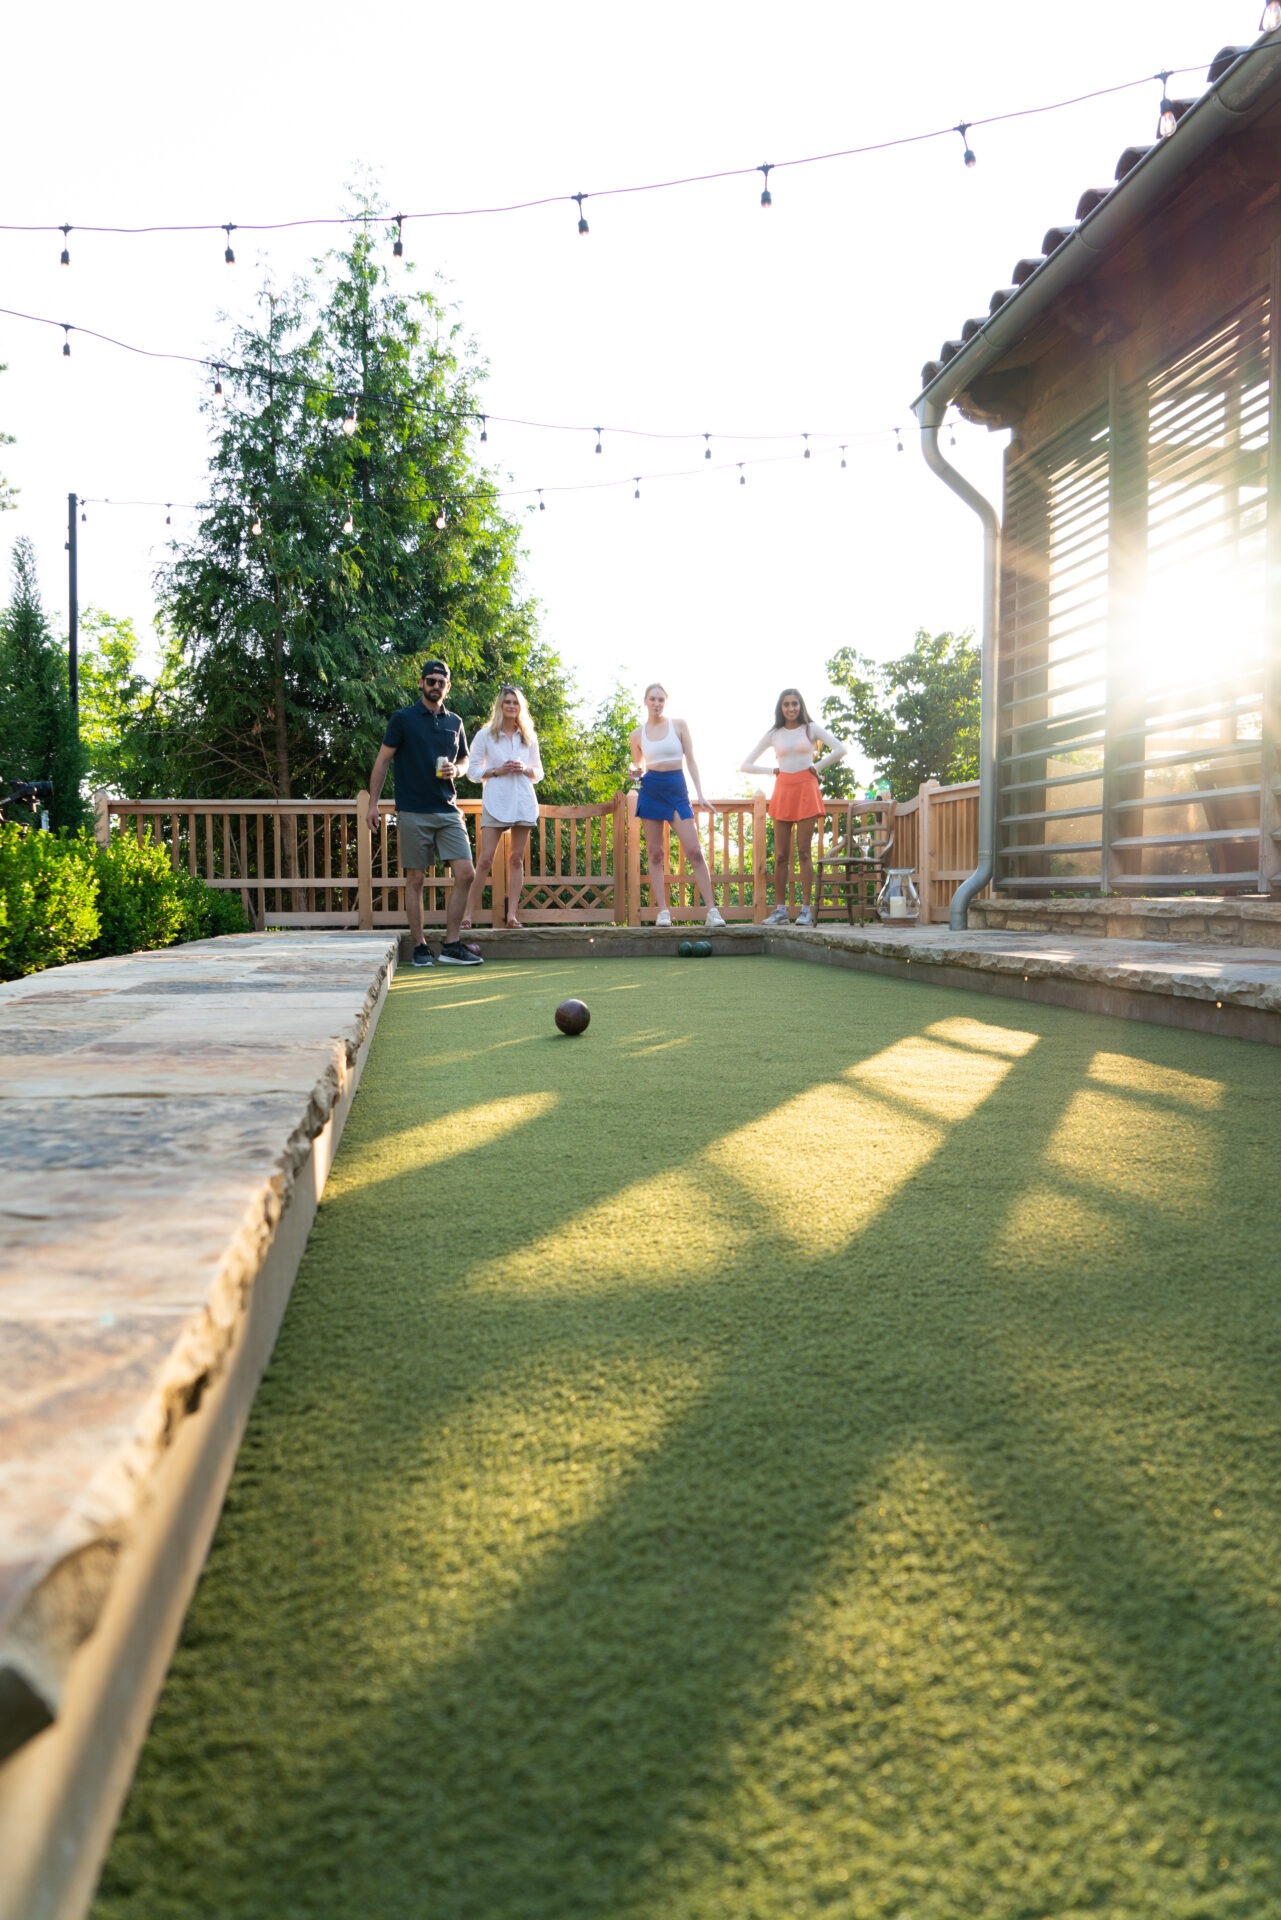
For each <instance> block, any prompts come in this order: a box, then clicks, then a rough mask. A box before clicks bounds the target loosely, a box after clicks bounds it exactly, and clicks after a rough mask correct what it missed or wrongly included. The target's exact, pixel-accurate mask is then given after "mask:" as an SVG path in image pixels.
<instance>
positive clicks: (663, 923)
mask: <svg viewBox="0 0 1281 1920" xmlns="http://www.w3.org/2000/svg"><path fill="white" fill-rule="evenodd" d="M671 924H672V916H671V914H670V913H669V912H668V910H667V908H666V907H664V908H663V911H662V912H661V913H660V914H659V915H658V917H657V919H656V920H655V921H654V925H655V926H656V927H670V926H671Z"/></svg>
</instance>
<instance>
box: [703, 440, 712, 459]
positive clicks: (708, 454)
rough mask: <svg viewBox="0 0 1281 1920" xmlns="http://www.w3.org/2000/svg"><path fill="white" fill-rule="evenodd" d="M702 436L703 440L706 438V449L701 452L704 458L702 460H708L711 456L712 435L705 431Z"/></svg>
mask: <svg viewBox="0 0 1281 1920" xmlns="http://www.w3.org/2000/svg"><path fill="white" fill-rule="evenodd" d="M703 438H704V440H706V442H707V447H706V450H705V452H704V454H703V458H704V460H710V459H711V457H712V436H711V434H710V433H705V434H704V435H703Z"/></svg>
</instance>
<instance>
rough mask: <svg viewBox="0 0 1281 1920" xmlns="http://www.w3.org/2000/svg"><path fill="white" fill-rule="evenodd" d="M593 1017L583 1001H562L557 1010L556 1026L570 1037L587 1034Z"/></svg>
mask: <svg viewBox="0 0 1281 1920" xmlns="http://www.w3.org/2000/svg"><path fill="white" fill-rule="evenodd" d="M591 1017H592V1016H591V1013H590V1012H589V1011H588V1009H587V1007H585V1006H584V1005H583V1002H582V1001H581V1000H562V1001H561V1003H560V1005H559V1006H558V1007H557V1009H556V1025H557V1026H558V1027H559V1028H560V1030H561V1032H562V1033H568V1034H570V1035H573V1034H575V1033H583V1032H585V1031H586V1028H587V1023H588V1021H589V1020H590V1019H591Z"/></svg>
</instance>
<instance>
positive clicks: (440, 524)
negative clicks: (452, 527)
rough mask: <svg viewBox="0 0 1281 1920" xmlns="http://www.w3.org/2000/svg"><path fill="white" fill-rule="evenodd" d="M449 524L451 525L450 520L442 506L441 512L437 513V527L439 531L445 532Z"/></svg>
mask: <svg viewBox="0 0 1281 1920" xmlns="http://www.w3.org/2000/svg"><path fill="white" fill-rule="evenodd" d="M448 525H449V520H448V517H447V515H446V513H445V509H444V507H443V506H442V507H441V509H440V512H439V513H438V514H437V515H436V529H437V531H438V532H439V533H443V532H444V531H445V528H446V527H447V526H448Z"/></svg>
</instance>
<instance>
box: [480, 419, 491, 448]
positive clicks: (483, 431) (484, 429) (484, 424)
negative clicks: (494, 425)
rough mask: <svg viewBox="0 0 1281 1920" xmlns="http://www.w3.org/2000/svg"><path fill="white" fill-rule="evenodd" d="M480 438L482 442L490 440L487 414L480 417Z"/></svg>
mask: <svg viewBox="0 0 1281 1920" xmlns="http://www.w3.org/2000/svg"><path fill="white" fill-rule="evenodd" d="M480 437H481V440H482V441H484V440H488V438H489V415H488V414H487V413H482V414H481V416H480Z"/></svg>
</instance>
